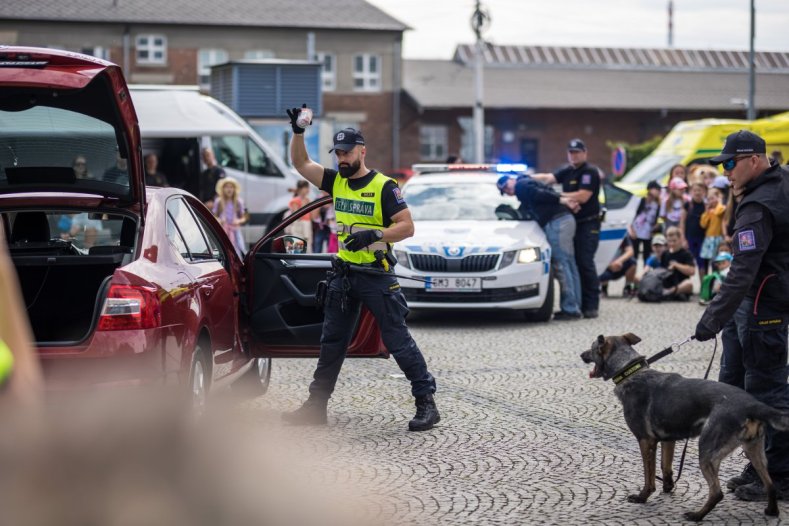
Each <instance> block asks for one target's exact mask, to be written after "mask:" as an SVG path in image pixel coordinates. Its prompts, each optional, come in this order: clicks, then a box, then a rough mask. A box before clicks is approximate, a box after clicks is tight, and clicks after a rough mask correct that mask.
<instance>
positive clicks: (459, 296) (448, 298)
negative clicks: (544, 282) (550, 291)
mask: <svg viewBox="0 0 789 526" xmlns="http://www.w3.org/2000/svg"><path fill="white" fill-rule="evenodd" d="M402 291H403V294H405V299H406V300H407V301H418V302H423V303H497V302H502V301H515V300H520V299H524V298H532V297H534V296H538V295H539V294H540V287H539V286H536V287H534V288H532V289H530V290H517V289H515V288H514V287H509V288H502V289H482V290H481V291H479V292H430V291H427V290H425V289H411V288H406V287H403V289H402Z"/></svg>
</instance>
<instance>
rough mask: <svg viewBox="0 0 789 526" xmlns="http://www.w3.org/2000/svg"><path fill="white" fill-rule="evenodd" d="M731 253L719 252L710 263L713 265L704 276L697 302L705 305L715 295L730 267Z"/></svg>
mask: <svg viewBox="0 0 789 526" xmlns="http://www.w3.org/2000/svg"><path fill="white" fill-rule="evenodd" d="M732 259H734V258H733V257H732V255H731V254H730V253H729V252H719V253H718V255H717V256H715V259H714V260H713V262H712V264H713V266H714V267H715V269H714V270H713V272H712V273H710V274H708V275H707V276H705V277H704V279H703V280H702V282H701V290H700V291H699V304H701V305H707V304H708V303H709V302H710V301H712V298H714V297H715V295H716V294H717V293H718V292H720V290H721V285H722V284H723V281H724V280H725V279H726V275H727V274H728V273H729V268H730V267H731V262H732Z"/></svg>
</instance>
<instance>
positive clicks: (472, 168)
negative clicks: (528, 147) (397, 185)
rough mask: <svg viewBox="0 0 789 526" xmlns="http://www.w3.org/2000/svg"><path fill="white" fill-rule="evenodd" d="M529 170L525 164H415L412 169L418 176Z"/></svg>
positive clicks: (523, 171)
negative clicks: (425, 174) (422, 174)
mask: <svg viewBox="0 0 789 526" xmlns="http://www.w3.org/2000/svg"><path fill="white" fill-rule="evenodd" d="M528 168H529V167H528V165H526V164H524V163H498V164H489V163H479V164H415V165H413V166H411V169H412V170H413V171H414V173H417V174H419V173H451V172H492V173H526V171H527V170H528Z"/></svg>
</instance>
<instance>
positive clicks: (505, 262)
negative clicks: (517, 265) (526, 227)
mask: <svg viewBox="0 0 789 526" xmlns="http://www.w3.org/2000/svg"><path fill="white" fill-rule="evenodd" d="M517 255H518V251H517V250H510V251H509V252H505V253H504V254H502V255H501V263H499V268H504V267H509V266H510V265H512V262H513V261H515V256H517Z"/></svg>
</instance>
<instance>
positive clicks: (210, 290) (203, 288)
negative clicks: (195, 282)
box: [200, 285, 214, 296]
mask: <svg viewBox="0 0 789 526" xmlns="http://www.w3.org/2000/svg"><path fill="white" fill-rule="evenodd" d="M200 290H201V291H202V292H203V296H210V295H211V294H212V293H213V292H214V286H213V285H201V286H200Z"/></svg>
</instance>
